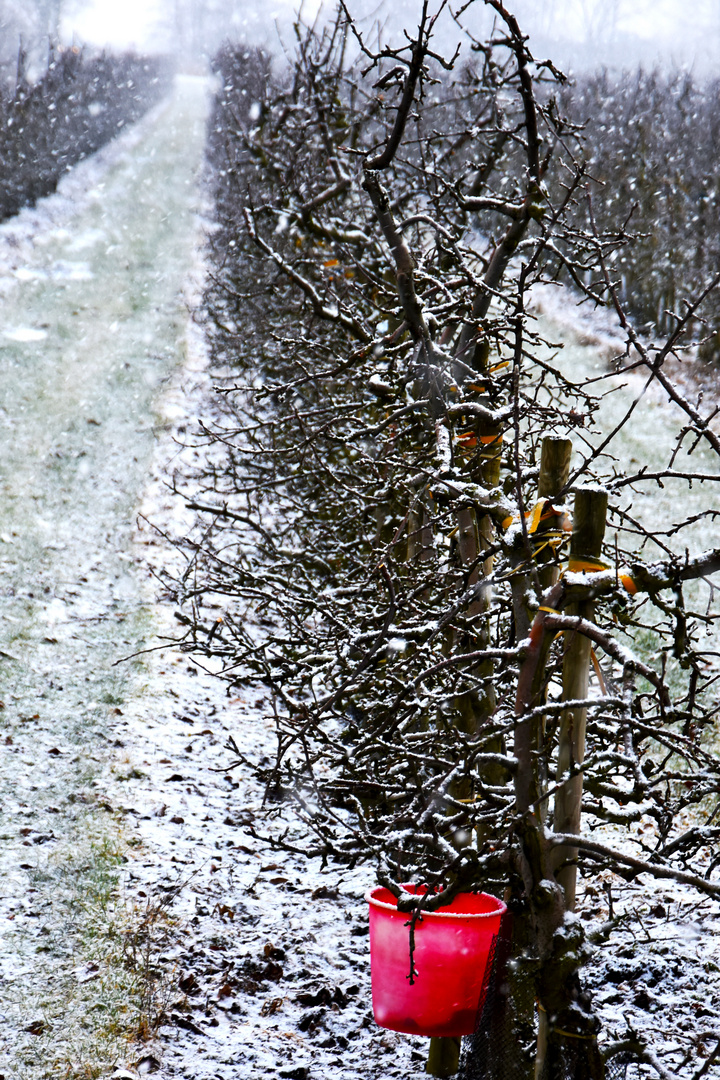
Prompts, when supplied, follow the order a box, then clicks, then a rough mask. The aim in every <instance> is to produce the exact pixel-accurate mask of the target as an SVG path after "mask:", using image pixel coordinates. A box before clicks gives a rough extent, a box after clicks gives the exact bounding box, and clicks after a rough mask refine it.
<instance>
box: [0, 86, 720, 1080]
mask: <svg viewBox="0 0 720 1080" xmlns="http://www.w3.org/2000/svg"><path fill="white" fill-rule="evenodd" d="M206 109H207V100H206V87H205V85H204V84H203V83H202V81H201V80H192V79H184V80H180V81H179V82H178V86H177V90H176V93H175V95H174V97H173V99H172V100H171V101H170V102H168V103H166V104H165V105H163V106H162V107H161V108H159V109H157V110H156V111H155V112H154V113H153V114H152V115H151V116H149V117H147V118H146V119H145V120H144V121H142V122H141V124H139V125H138V126H137V127H136V128H135V129H134V130H133V131H130V132H128V133H126V134H125V135H123V136H122V137H121V138H120V139H119V140H117V142H116V143H115V144H113V145H112V146H110V147H108V148H106V149H105V150H104V151H102V152H101V154H100V155H98V156H97V157H96V158H95V159H93V160H92V161H89V162H87V163H85V164H84V165H83V166H81V167H80V168H79V169H78V170H76V171H75V172H74V173H73V174H72V175H71V176H70V177H68V178H67V180H66V181H65V182H64V185H63V187H62V189H61V191H60V192H59V193H58V195H56V196H53V197H52V198H51V199H48V200H45V201H44V203H43V204H42V206H41V207H39V208H38V209H37V210H35V211H27V212H25V213H23V215H21V217H20V218H18V219H16V220H15V221H13V222H9V223H7V224H5V225H3V226H0V366H2V379H1V380H0V386H1V387H2V390H1V391H0V437H1V438H2V452H1V453H0V484H1V485H2V499H0V569H1V570H2V575H1V577H0V609H1V611H2V619H0V634H1V635H2V637H1V640H0V700H1V705H0V755H1V756H0V787H1V788H2V795H1V797H0V837H1V839H2V844H0V1080H16V1078H18V1080H20V1078H26V1077H27V1078H40V1077H65V1078H67V1080H71V1078H77V1080H80V1078H90V1077H95V1076H99V1075H114V1076H115V1077H117V1080H121V1078H125V1080H129V1078H135V1077H137V1076H142V1075H145V1074H153V1075H154V1076H156V1077H158V1078H159V1080H162V1078H164V1077H168V1078H170V1077H182V1078H185V1080H245V1078H248V1080H249V1078H255V1077H258V1078H263V1080H266V1078H267V1080H275V1078H279V1077H284V1078H289V1080H331V1078H332V1080H336V1078H337V1080H339V1078H340V1077H342V1078H343V1080H391V1078H392V1080H400V1078H401V1077H402V1078H403V1080H407V1078H409V1077H410V1076H412V1075H413V1074H418V1073H420V1074H422V1072H423V1063H424V1060H425V1056H426V1050H427V1046H426V1043H425V1041H424V1040H422V1039H412V1038H409V1037H405V1036H400V1035H394V1034H392V1033H390V1032H384V1031H382V1030H380V1029H378V1028H377V1027H376V1026H375V1025H374V1023H373V1021H372V1015H371V1011H370V995H369V960H368V955H367V941H368V939H367V916H366V905H365V904H364V902H363V893H364V890H365V888H366V887H367V886H368V885H369V884H370V883H371V875H370V872H369V871H368V870H367V869H362V868H361V869H357V870H354V871H342V872H337V871H336V870H332V869H323V868H322V867H321V865H320V862H319V860H314V861H312V862H311V863H310V864H308V863H307V862H306V861H305V860H304V859H300V858H295V857H294V856H289V855H278V854H273V853H272V852H269V851H268V849H267V848H266V847H265V846H264V845H263V844H262V843H261V842H260V841H258V840H257V839H255V838H254V834H256V833H258V834H262V833H263V832H264V831H265V830H266V829H269V830H270V831H272V829H273V828H274V827H275V825H276V824H277V821H276V822H273V818H275V819H277V818H280V819H281V820H282V821H283V822H285V823H287V826H288V828H289V830H290V832H289V838H290V839H291V840H292V841H293V842H294V843H296V845H297V846H298V848H300V849H303V847H304V846H306V845H307V839H306V838H305V837H304V836H303V834H302V831H301V829H300V828H299V827H298V826H297V823H295V822H294V821H293V818H292V813H291V811H290V810H289V808H288V807H287V806H283V805H273V804H270V805H267V806H266V805H263V792H262V791H261V790H260V789H259V787H258V786H257V784H255V783H254V782H253V781H252V780H251V779H250V778H248V777H246V776H242V775H239V774H238V775H235V774H233V775H231V776H227V775H226V774H225V773H224V772H223V771H222V770H223V767H224V766H226V765H227V763H228V759H229V755H228V752H227V751H226V750H225V749H224V745H225V743H226V741H227V738H228V736H229V735H232V736H233V737H234V739H235V740H236V742H237V744H238V746H239V747H240V748H241V749H242V750H243V752H244V753H246V754H247V755H248V756H249V757H253V758H254V759H255V760H260V759H262V757H263V755H270V754H271V753H272V751H273V730H272V728H273V726H272V720H271V718H270V716H269V715H268V714H269V711H270V710H269V703H268V702H266V701H265V700H264V699H263V696H262V693H260V692H258V693H252V692H250V693H245V694H240V695H238V696H236V697H228V696H227V695H226V694H225V692H224V688H223V685H222V684H221V683H220V681H219V680H217V679H215V678H214V677H213V676H212V674H211V673H209V672H207V671H205V670H203V667H202V666H201V664H200V663H198V662H196V661H195V660H194V659H192V658H191V657H189V656H188V655H187V654H184V653H183V652H182V651H181V650H179V649H177V648H163V647H159V646H163V644H164V643H165V639H166V638H167V637H168V636H169V635H177V633H178V630H179V629H180V630H181V627H180V624H179V623H178V622H177V621H176V620H175V618H174V612H173V610H172V607H171V606H170V605H169V604H166V603H165V602H164V601H163V600H162V591H161V588H160V584H159V579H158V578H157V577H156V576H154V574H153V568H155V569H157V570H160V569H162V568H164V567H167V565H168V563H172V562H173V560H176V561H177V560H179V559H180V556H179V555H177V553H176V552H174V550H173V549H172V547H171V546H170V545H169V543H168V540H167V536H168V535H169V536H172V535H173V534H180V533H182V531H183V529H184V527H185V521H186V519H185V511H184V509H183V501H182V499H179V498H178V497H177V496H174V495H173V494H172V492H171V487H172V484H173V482H174V481H175V480H176V481H177V484H178V486H179V487H182V486H183V485H184V476H185V474H186V471H187V469H188V468H189V467H190V466H191V464H192V460H193V456H194V453H195V451H194V449H193V430H194V424H195V418H196V417H197V416H199V415H201V414H203V413H204V412H206V411H207V409H208V407H209V406H208V402H209V401H210V399H211V395H212V388H211V382H212V380H211V375H210V374H209V373H208V372H207V370H206V362H205V357H204V353H203V349H202V341H201V337H200V335H199V333H198V331H197V330H196V328H194V327H193V325H192V323H191V322H190V320H189V319H188V317H187V312H186V300H187V297H188V296H189V295H191V294H192V290H193V288H194V287H196V285H194V284H193V275H194V274H196V273H197V266H198V250H199V246H200V244H201V225H200V222H199V220H198V207H199V205H200V196H199V187H198V182H197V181H198V173H199V170H200V167H201V160H202V144H203V138H204V122H205V114H206ZM576 347H577V348H581V346H580V345H577V346H576ZM177 566H178V568H179V569H180V570H182V564H181V563H180V562H177ZM158 594H160V598H159V599H158ZM148 649H150V650H155V651H149V652H143V650H148ZM123 657H132V658H131V659H128V660H124V661H123V662H121V663H117V661H119V660H121V659H122V658H123ZM608 884H611V885H612V897H613V901H614V910H615V913H616V914H617V913H618V912H621V913H622V912H625V926H626V931H625V933H624V937H623V941H622V944H621V948H620V949H619V950H616V951H615V952H614V953H613V955H612V956H604V955H602V954H601V955H600V956H599V957H598V964H597V968H596V972H597V994H598V1000H599V1003H600V1007H601V1011H602V1012H603V1015H604V1017H605V1019H606V1020H607V1022H608V1024H609V1027H610V1029H611V1032H612V1033H613V1034H616V1035H617V1036H620V1037H621V1036H622V1035H623V1033H624V1031H625V1024H626V1021H629V1022H631V1023H632V1024H633V1025H634V1026H637V1027H638V1028H639V1029H641V1030H648V1029H649V1030H654V1031H655V1033H656V1038H657V1042H656V1046H657V1049H658V1052H659V1053H660V1054H661V1056H662V1059H663V1061H664V1062H665V1064H666V1065H667V1066H668V1067H670V1068H673V1069H679V1071H680V1073H681V1074H682V1075H683V1076H687V1077H691V1076H692V1075H693V1074H694V1072H695V1071H696V1069H697V1063H698V1062H699V1061H700V1062H701V1061H702V1060H703V1058H704V1056H706V1055H707V1053H709V1051H710V1049H711V1048H712V1046H713V1045H714V1040H715V1041H716V1040H717V1039H718V1037H720V1031H719V1030H718V1027H719V1024H718V1019H717V1018H718V1012H719V1010H720V981H719V980H720V976H719V975H718V956H717V947H716V945H715V943H714V942H715V941H717V940H718V938H717V931H718V929H720V927H719V926H718V920H717V911H716V907H717V906H716V905H711V904H709V903H701V904H700V905H697V904H696V903H695V901H694V900H693V898H692V897H689V896H688V894H687V893H686V892H684V891H683V890H681V889H676V888H675V887H672V886H663V887H662V888H661V889H660V890H658V891H657V892H656V893H654V894H653V895H652V896H648V895H647V894H646V893H645V891H644V888H643V885H642V883H641V882H635V883H633V884H632V885H629V886H626V885H624V884H623V883H621V882H617V881H615V882H612V883H611V882H608ZM607 902H608V893H607V891H605V890H604V889H600V888H596V887H595V885H593V884H588V887H587V888H586V890H585V893H584V896H583V898H582V910H581V916H582V917H583V918H585V919H587V920H588V922H589V924H592V922H593V921H595V920H597V921H599V922H602V921H603V920H604V919H605V918H606V917H607V913H608V907H607ZM713 932H714V933H713ZM628 997H629V1000H630V1001H631V1003H632V1004H631V1006H630V1007H629V1008H624V1009H623V1015H620V1012H619V1008H618V1006H619V1003H620V1002H622V1001H627V1000H628ZM706 1075H712V1069H710V1070H709V1071H708V1072H707V1074H706Z"/></svg>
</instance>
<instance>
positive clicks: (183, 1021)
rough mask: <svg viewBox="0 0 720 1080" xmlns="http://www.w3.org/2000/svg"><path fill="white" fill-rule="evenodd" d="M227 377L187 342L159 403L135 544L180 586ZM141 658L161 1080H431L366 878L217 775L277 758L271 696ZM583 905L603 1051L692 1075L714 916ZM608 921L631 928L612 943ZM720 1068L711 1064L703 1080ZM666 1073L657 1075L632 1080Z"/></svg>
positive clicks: (702, 1054) (143, 833)
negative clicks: (385, 996)
mask: <svg viewBox="0 0 720 1080" xmlns="http://www.w3.org/2000/svg"><path fill="white" fill-rule="evenodd" d="M574 348H576V349H577V350H580V351H581V350H582V349H583V348H586V349H588V350H589V352H588V353H587V355H586V356H585V360H584V362H585V363H586V364H588V363H590V362H591V361H592V359H593V356H594V349H595V343H594V342H591V343H589V344H588V345H586V346H583V345H582V344H577V343H576V344H575V345H574ZM221 375H222V373H218V372H212V373H209V372H208V371H207V369H206V368H205V360H204V356H203V351H202V342H201V338H200V335H199V331H198V330H197V328H194V327H193V328H191V337H190V349H189V361H188V365H187V366H186V368H185V370H184V371H183V372H182V373H181V375H180V377H179V378H178V379H177V380H176V382H175V384H174V386H173V388H172V390H171V392H170V393H169V394H168V396H167V398H166V410H167V411H166V415H167V418H168V421H169V424H168V428H167V430H166V432H165V436H164V441H163V442H162V443H161V444H160V445H159V447H158V451H157V454H156V463H157V471H156V478H155V482H154V484H153V485H152V487H151V488H150V489H149V491H148V494H147V496H146V501H145V504H144V506H143V520H142V528H141V529H140V531H139V533H138V540H139V543H140V544H141V545H142V546H143V548H144V551H145V558H146V559H147V560H148V562H149V565H150V566H151V567H154V569H155V571H156V572H157V573H158V574H159V575H161V574H162V573H163V572H164V571H165V570H166V569H168V567H171V566H172V564H173V563H174V570H175V572H176V573H182V572H183V569H184V564H183V561H182V559H183V557H182V556H181V555H180V554H179V553H178V552H177V551H176V550H174V549H173V547H172V544H171V540H172V539H173V538H174V537H179V536H182V535H183V534H184V533H185V532H187V531H189V529H190V527H191V525H192V520H193V519H192V516H191V515H190V513H189V512H188V511H186V510H185V509H184V503H185V501H186V500H185V499H183V498H180V497H178V496H177V495H173V494H172V492H171V489H172V488H177V489H179V490H180V491H184V492H185V493H186V495H190V496H192V494H193V492H192V487H191V481H190V480H189V477H190V476H191V475H192V473H193V467H194V466H195V465H196V464H197V461H198V458H199V457H201V456H202V454H203V453H205V450H204V449H203V447H202V445H201V443H200V442H197V441H196V440H195V438H194V433H195V432H196V431H197V425H198V418H200V417H202V418H203V419H204V420H206V421H207V420H208V419H209V418H212V416H213V412H214V406H213V390H212V381H213V379H216V380H219V379H221ZM152 587H153V586H152V585H151V588H152ZM163 611H164V619H165V627H166V628H165V630H164V631H163V632H164V633H166V634H167V635H168V636H176V637H177V636H179V635H181V633H182V626H181V624H180V623H179V622H178V621H176V620H175V621H174V620H173V613H172V610H171V608H170V607H169V605H167V604H164V605H163V603H161V604H160V605H159V610H158V617H161V616H162V614H163ZM218 613H219V614H220V613H221V612H220V609H218ZM147 663H148V685H149V686H151V687H153V688H155V689H154V694H155V696H154V697H153V698H152V699H148V700H149V701H150V704H149V707H148V710H146V711H145V712H142V713H139V714H138V715H136V716H134V717H133V718H126V720H125V721H123V723H124V724H125V735H124V736H123V737H124V738H125V739H126V741H127V743H128V745H132V746H135V747H136V748H138V749H139V748H140V747H142V748H143V750H142V753H143V754H144V755H145V757H144V759H143V761H141V762H140V768H141V769H146V768H147V767H148V765H150V766H152V765H153V764H154V768H153V770H152V772H151V773H150V772H148V775H147V776H145V777H143V778H139V779H137V780H134V781H133V782H132V787H131V788H130V787H129V788H128V790H132V793H133V798H132V800H131V801H132V805H133V807H134V808H135V809H134V811H133V812H134V814H135V820H136V821H137V834H136V835H137V837H138V840H139V841H140V846H139V847H138V848H137V850H136V855H138V857H139V858H140V857H141V859H142V861H141V862H140V864H138V863H136V862H134V864H133V865H132V867H131V868H129V872H128V875H127V878H126V887H127V890H128V895H134V896H135V897H139V898H140V899H139V901H137V902H141V901H143V900H144V899H145V897H146V896H147V895H152V891H153V889H155V890H157V888H159V887H161V888H165V889H171V888H172V881H171V880H168V879H167V878H165V879H163V878H162V874H166V872H167V868H168V867H171V868H172V870H173V871H174V873H175V880H176V881H177V895H176V897H175V899H174V901H173V904H172V912H173V918H174V919H175V920H176V922H175V923H174V925H173V930H172V933H171V934H170V937H169V939H168V941H167V946H166V949H165V951H164V953H163V954H162V956H160V957H159V964H160V966H161V968H162V971H163V973H164V979H165V1006H166V1015H165V1019H164V1022H163V1024H162V1025H161V1027H160V1029H159V1032H160V1034H159V1038H158V1041H157V1043H156V1044H155V1045H154V1047H153V1049H152V1061H153V1065H152V1067H153V1068H155V1067H157V1070H158V1072H157V1075H158V1076H167V1077H184V1078H186V1080H205V1078H217V1080H230V1078H231V1077H232V1078H236V1077H254V1076H263V1077H268V1078H275V1077H295V1078H298V1080H302V1078H315V1080H330V1078H333V1080H334V1078H337V1077H339V1076H343V1077H346V1076H347V1077H351V1078H353V1080H355V1078H357V1080H370V1078H372V1080H382V1078H383V1077H388V1078H389V1077H400V1076H402V1077H406V1076H408V1075H410V1074H412V1073H417V1072H420V1073H422V1071H423V1064H424V1061H425V1057H426V1053H427V1042H426V1040H424V1039H421V1038H412V1037H409V1036H405V1035H396V1034H394V1033H391V1032H384V1031H382V1030H381V1029H379V1028H377V1027H376V1026H375V1024H374V1022H373V1020H372V1013H371V1008H370V977H369V956H368V938H367V908H366V905H365V904H364V902H363V899H362V897H363V893H364V891H365V889H366V888H367V886H368V885H369V884H371V883H372V874H371V871H370V870H369V869H367V868H366V869H363V868H359V869H356V870H354V871H352V872H350V871H347V870H343V869H340V870H337V869H335V868H323V867H322V865H321V863H320V860H319V859H311V860H309V861H308V860H306V859H304V858H302V857H300V858H298V857H297V856H296V855H293V854H288V853H283V852H281V851H277V850H272V849H271V848H269V847H268V846H267V845H266V844H264V843H262V842H261V841H259V840H258V839H257V836H261V835H266V834H268V833H275V834H277V833H279V832H281V831H284V830H287V834H286V836H285V839H286V841H287V842H288V844H289V845H294V846H295V847H296V848H297V849H299V850H300V851H302V850H307V849H308V848H309V847H310V846H311V844H312V842H311V840H310V839H309V838H308V837H307V836H306V834H305V833H304V832H303V828H302V825H301V824H300V823H299V821H298V820H297V818H296V817H295V815H294V813H293V808H292V806H291V805H289V804H288V803H273V802H272V801H269V802H268V801H266V800H265V799H264V791H263V789H262V786H261V785H260V784H258V782H257V781H256V780H254V779H253V777H252V776H250V775H248V774H247V773H243V772H242V771H241V770H236V771H234V772H233V773H231V774H226V773H224V772H223V769H224V768H226V767H227V765H228V763H229V762H230V760H231V758H232V757H233V755H232V754H231V753H230V751H229V750H228V749H227V748H226V747H225V744H226V741H227V738H228V736H232V737H233V738H234V740H235V741H236V744H237V747H238V749H239V750H240V751H241V753H242V754H243V755H245V756H246V757H247V758H248V759H251V760H253V761H254V762H256V763H258V764H263V761H266V762H269V760H270V759H271V757H272V755H273V753H274V748H275V742H274V734H273V720H272V709H271V704H270V702H269V701H267V700H266V698H265V697H264V695H263V691H262V690H261V689H260V690H257V691H253V690H252V689H248V690H243V691H242V692H240V693H237V694H235V691H230V694H231V695H232V696H227V695H225V694H224V693H223V690H222V684H221V682H220V680H218V679H217V678H216V677H214V676H213V674H212V673H211V672H209V671H207V670H205V665H204V662H203V659H202V657H200V656H197V655H195V656H194V657H189V656H188V655H187V654H182V653H180V652H178V651H177V650H176V649H168V651H167V652H158V653H155V654H152V655H151V656H150V657H149V658H148V660H147ZM145 762H147V764H145ZM159 765H163V766H164V772H160V771H158V766H159ZM653 827H654V826H653V823H652V821H651V820H650V819H649V818H648V819H646V820H644V821H643V822H642V823H641V824H640V827H639V830H640V833H643V831H644V834H645V835H646V838H648V839H649V838H650V836H649V830H650V829H652V828H653ZM140 853H142V855H140ZM708 858H710V852H708ZM156 875H158V876H157V877H156ZM156 881H157V883H158V884H156V883H155V882H156ZM579 893H580V896H579V903H578V914H579V917H580V918H581V919H583V921H585V923H586V924H587V929H588V931H589V933H590V934H593V933H594V934H595V935H596V936H597V938H598V944H597V947H596V948H597V951H596V954H595V958H594V961H593V964H592V965H591V967H590V969H589V970H588V971H587V972H586V975H587V977H588V980H589V982H590V984H591V987H592V990H593V992H594V995H595V1000H596V1004H597V1006H598V1010H599V1013H600V1015H601V1017H602V1019H603V1022H604V1025H605V1031H604V1036H603V1037H604V1039H605V1040H606V1041H612V1040H615V1039H622V1038H623V1037H625V1036H626V1035H627V1033H628V1030H629V1029H633V1030H635V1031H637V1032H639V1033H641V1034H644V1035H645V1036H646V1037H648V1038H649V1040H650V1044H651V1046H652V1049H653V1051H654V1053H655V1054H656V1055H657V1057H658V1060H659V1062H661V1063H662V1065H663V1066H664V1067H665V1068H667V1069H669V1070H670V1071H671V1072H672V1073H674V1074H677V1075H679V1076H681V1077H683V1078H687V1080H690V1078H691V1077H694V1076H695V1075H696V1073H697V1072H698V1069H699V1068H700V1067H701V1066H702V1064H703V1061H704V1060H706V1059H707V1058H708V1057H709V1056H710V1054H711V1053H712V1051H713V1049H714V1047H715V1045H716V1044H717V1043H718V1040H720V1021H719V1020H718V1016H719V1015H720V948H719V945H718V943H719V942H720V905H718V904H717V903H714V902H712V901H710V900H705V899H701V898H698V897H696V896H695V895H694V894H693V893H692V892H691V891H690V890H688V889H686V888H684V887H683V886H680V885H677V884H674V883H667V882H666V883H664V884H663V883H660V884H652V883H648V882H646V881H645V880H644V879H642V878H638V879H636V880H634V881H624V880H622V879H620V878H618V877H615V876H613V875H611V874H605V875H600V876H599V877H598V878H595V879H587V880H585V881H584V882H582V884H581V887H580V890H579ZM156 895H157V894H156ZM611 917H612V918H615V919H618V920H619V922H618V927H619V930H618V929H616V931H615V933H614V936H613V942H612V945H603V944H602V943H601V942H602V938H603V927H604V924H605V923H606V922H607V921H608V919H610V918H611ZM133 1053H134V1055H135V1056H134V1057H132V1055H131V1056H130V1057H129V1058H128V1062H127V1065H128V1066H132V1065H133V1064H134V1065H135V1066H137V1068H138V1069H139V1070H141V1071H142V1069H144V1068H145V1067H146V1062H147V1061H148V1060H149V1059H148V1058H147V1057H145V1058H143V1054H145V1053H147V1051H143V1050H140V1051H138V1050H134V1051H133ZM147 1067H148V1068H149V1066H147ZM719 1069H720V1062H718V1061H715V1063H714V1064H711V1065H710V1066H709V1068H708V1070H707V1071H706V1072H705V1073H704V1074H703V1075H708V1076H713V1075H716V1074H717V1072H718V1070H719ZM653 1073H654V1071H653V1069H652V1068H651V1067H650V1066H645V1065H644V1066H642V1067H636V1066H633V1067H632V1068H631V1070H630V1072H629V1074H628V1075H629V1077H630V1078H632V1077H637V1076H639V1075H653Z"/></svg>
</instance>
